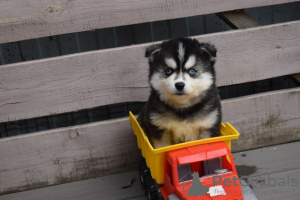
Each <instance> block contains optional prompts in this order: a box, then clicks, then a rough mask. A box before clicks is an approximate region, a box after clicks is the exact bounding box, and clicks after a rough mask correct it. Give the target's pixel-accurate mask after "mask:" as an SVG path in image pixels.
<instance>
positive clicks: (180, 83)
mask: <svg viewBox="0 0 300 200" xmlns="http://www.w3.org/2000/svg"><path fill="white" fill-rule="evenodd" d="M184 86H185V84H184V82H178V83H175V87H176V89H177V90H178V91H182V90H183V88H184Z"/></svg>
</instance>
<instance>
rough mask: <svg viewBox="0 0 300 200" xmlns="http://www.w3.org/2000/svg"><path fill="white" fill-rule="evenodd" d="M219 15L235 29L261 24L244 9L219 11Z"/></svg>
mask: <svg viewBox="0 0 300 200" xmlns="http://www.w3.org/2000/svg"><path fill="white" fill-rule="evenodd" d="M217 15H218V16H219V17H220V18H221V19H222V20H223V21H225V22H226V23H227V24H228V25H229V26H230V27H231V28H234V29H242V28H250V27H255V26H259V24H258V23H257V22H256V21H255V20H253V19H252V18H251V17H250V16H249V15H248V14H247V13H245V12H244V11H243V10H234V11H226V12H221V13H217Z"/></svg>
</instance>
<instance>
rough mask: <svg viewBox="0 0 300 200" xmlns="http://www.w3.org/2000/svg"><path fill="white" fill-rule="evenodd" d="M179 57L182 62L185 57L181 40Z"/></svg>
mask: <svg viewBox="0 0 300 200" xmlns="http://www.w3.org/2000/svg"><path fill="white" fill-rule="evenodd" d="M177 51H178V58H179V60H180V63H182V62H183V58H184V47H183V44H182V43H181V42H179V44H178V50H177Z"/></svg>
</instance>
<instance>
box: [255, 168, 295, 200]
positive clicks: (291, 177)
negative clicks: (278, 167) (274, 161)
mask: <svg viewBox="0 0 300 200" xmlns="http://www.w3.org/2000/svg"><path fill="white" fill-rule="evenodd" d="M254 184H255V185H254V186H253V192H254V193H255V195H256V196H257V199H259V200H269V199H289V200H298V199H299V196H300V169H295V170H290V171H282V172H278V173H274V174H266V175H262V176H258V177H256V180H255V181H254Z"/></svg>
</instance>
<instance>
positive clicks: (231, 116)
mask: <svg viewBox="0 0 300 200" xmlns="http://www.w3.org/2000/svg"><path fill="white" fill-rule="evenodd" d="M59 2H60V3H58V4H55V5H52V4H51V1H43V2H32V1H26V2H22V3H20V2H19V1H17V0H11V1H5V2H2V3H0V43H4V42H12V41H20V40H25V39H31V38H38V37H44V36H49V35H56V34H63V33H71V32H78V31H84V30H92V29H98V28H107V27H113V26H120V25H127V24H136V23H143V22H149V21H157V20H165V19H174V18H180V17H187V16H193V15H202V14H209V13H216V12H223V11H230V10H235V9H243V8H250V7H258V6H265V5H272V4H282V3H288V2H294V1H291V0H290V1H289V0H276V1H269V0H263V1H262V0H260V1H258V0H255V1H247V0H243V1H234V0H228V1H219V0H216V1H206V0H204V1H196V0H187V1H179V0H178V1H125V2H124V3H120V2H119V1H115V0H113V1H104V0H99V1H96V2H95V1H90V0H87V1H79V0H75V1H59ZM32 3H33V4H32ZM12 10H14V12H11V11H12ZM299 34H300V21H294V22H287V23H282V24H275V25H268V26H261V27H259V26H258V27H254V28H248V29H240V30H233V31H227V32H221V33H215V34H208V35H201V36H195V38H196V39H198V40H200V41H204V42H212V43H214V44H215V45H216V46H217V48H218V60H217V63H216V72H217V76H218V79H217V85H218V86H227V85H233V84H239V83H246V82H251V81H257V80H263V79H268V78H273V77H278V76H283V75H293V74H298V73H300V59H299V58H300V45H299V44H300V38H299ZM149 45H150V44H149V43H148V44H140V45H133V46H126V47H120V48H114V49H107V50H98V51H90V52H85V53H79V54H73V55H68V56H61V57H54V58H48V59H41V60H35V61H28V62H22V63H15V64H7V65H2V66H0V122H10V121H15V120H22V119H29V118H34V117H41V116H49V115H53V114H59V113H65V112H71V111H76V110H82V109H89V108H94V107H97V106H101V105H108V104H113V103H120V102H132V101H146V100H147V97H148V94H149V85H148V83H147V77H148V76H147V72H148V69H147V59H146V58H144V51H145V48H146V47H147V46H149ZM295 77H297V76H295ZM222 110H223V113H224V116H223V118H224V121H229V122H230V123H231V124H233V125H234V127H236V128H237V129H238V130H239V132H240V133H241V137H240V139H239V140H238V141H235V142H234V144H233V150H234V151H242V150H247V149H251V148H257V147H262V146H267V145H273V144H279V143H285V142H291V141H296V140H299V139H300V134H299V132H300V126H299V124H300V88H294V89H286V90H280V91H274V92H268V93H262V94H256V95H250V96H246V97H239V98H234V99H228V100H225V101H222ZM138 158H139V150H138V149H137V146H136V141H135V137H134V136H133V134H132V131H131V127H130V125H129V120H128V118H121V119H116V120H108V121H103V122H96V123H91V124H83V125H80V126H73V127H67V128H61V129H54V130H47V131H43V132H38V133H32V134H27V135H21V136H15V137H9V138H3V139H0V194H1V193H8V192H15V191H21V190H27V189H33V188H37V187H43V186H48V185H53V184H60V183H65V182H70V181H76V180H81V179H86V178H92V177H98V176H102V175H107V174H112V173H118V172H123V171H127V170H132V169H134V168H135V167H136V163H137V160H138Z"/></svg>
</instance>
